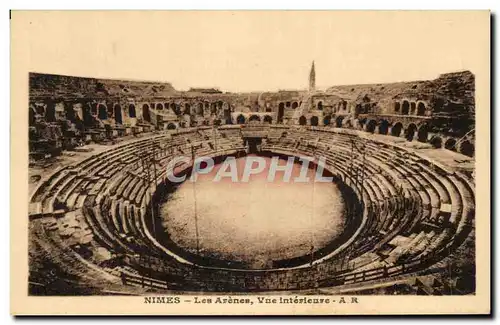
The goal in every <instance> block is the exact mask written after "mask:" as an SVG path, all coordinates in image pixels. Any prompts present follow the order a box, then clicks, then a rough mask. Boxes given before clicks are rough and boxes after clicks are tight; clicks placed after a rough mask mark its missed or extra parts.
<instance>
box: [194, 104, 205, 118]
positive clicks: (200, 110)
mask: <svg viewBox="0 0 500 325" xmlns="http://www.w3.org/2000/svg"><path fill="white" fill-rule="evenodd" d="M196 115H200V116H203V103H198V105H197V107H196Z"/></svg>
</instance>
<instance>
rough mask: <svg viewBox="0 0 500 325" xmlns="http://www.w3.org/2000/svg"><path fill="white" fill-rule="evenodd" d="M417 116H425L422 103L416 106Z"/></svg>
mask: <svg viewBox="0 0 500 325" xmlns="http://www.w3.org/2000/svg"><path fill="white" fill-rule="evenodd" d="M417 115H419V116H423V115H425V105H424V103H422V102H420V103H418V106H417Z"/></svg>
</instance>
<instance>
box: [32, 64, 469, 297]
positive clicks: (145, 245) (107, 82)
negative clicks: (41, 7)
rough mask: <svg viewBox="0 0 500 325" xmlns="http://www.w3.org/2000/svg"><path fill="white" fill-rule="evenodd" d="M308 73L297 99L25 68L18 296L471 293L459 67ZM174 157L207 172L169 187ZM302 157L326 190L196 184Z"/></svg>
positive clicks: (261, 179)
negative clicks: (364, 76) (205, 163)
mask: <svg viewBox="0 0 500 325" xmlns="http://www.w3.org/2000/svg"><path fill="white" fill-rule="evenodd" d="M395 78H396V79H397V76H395ZM304 79H306V78H304ZM315 80H316V71H315V66H314V63H313V65H312V67H311V70H310V74H309V87H308V88H307V89H304V90H280V91H276V92H256V93H230V92H224V91H222V90H219V89H217V88H191V89H189V90H188V91H179V90H176V89H175V88H174V87H173V86H172V85H171V84H169V83H166V82H153V81H151V82H150V81H130V80H114V79H96V78H84V77H76V76H62V75H51V74H43V73H30V74H29V86H30V93H29V176H30V177H29V202H28V204H29V216H28V217H29V269H30V270H29V271H30V273H29V293H30V295H130V294H132V295H144V294H151V293H174V292H175V293H186V294H192V293H195V292H214V293H243V292H266V293H277V292H279V293H280V294H283V293H285V294H286V293H289V294H296V293H309V294H337V293H340V292H342V293H352V294H390V295H394V294H401V295H405V294H407V295H466V294H474V293H475V179H474V177H475V170H474V162H475V160H474V156H475V152H474V149H475V134H474V130H475V96H474V93H475V81H474V75H473V74H472V73H471V72H469V71H459V72H449V73H443V74H441V75H438V76H436V78H435V79H433V80H418V81H405V82H394V83H387V84H362V85H339V86H331V87H329V88H327V89H323V90H319V89H316V82H315ZM179 156H187V157H191V158H193V159H195V158H196V157H210V158H213V159H214V161H215V168H214V170H213V171H212V172H211V173H209V174H204V175H199V177H198V179H197V181H196V182H189V181H185V182H183V183H180V184H174V183H172V182H171V181H169V179H168V177H167V175H168V173H172V172H175V173H176V174H178V175H187V176H189V175H191V174H192V173H193V164H190V163H180V164H177V165H175V168H170V167H169V162H171V161H172V160H173V159H175V158H176V157H179ZM303 156H307V157H313V158H319V157H324V158H325V171H324V173H325V175H328V176H329V177H331V178H332V180H331V181H330V182H327V183H325V182H323V183H317V182H314V181H311V182H304V183H289V182H285V181H283V178H282V177H281V178H280V177H278V178H277V179H276V180H275V181H273V182H268V181H267V180H266V178H265V177H266V175H267V172H268V170H267V169H266V170H265V171H264V172H263V173H262V174H256V175H253V176H252V178H251V179H250V181H249V182H246V183H235V182H232V181H231V180H230V179H223V180H222V181H220V182H213V176H214V175H215V173H216V172H217V170H218V169H219V168H221V163H222V161H224V160H225V159H227V158H228V157H231V158H234V159H235V160H236V164H237V165H238V166H241V165H243V164H245V161H246V160H247V159H251V158H252V157H261V158H263V159H264V160H265V161H267V162H269V161H271V160H272V159H273V158H274V157H278V161H279V163H280V165H284V164H286V163H287V161H288V159H291V161H292V163H293V164H292V166H293V168H292V174H293V176H297V175H298V174H300V172H301V168H302V165H301V160H300V157H303ZM173 169H175V170H173ZM317 169H318V165H317V164H314V163H313V164H311V165H310V166H309V169H308V170H307V171H306V172H307V173H308V175H314V173H315V172H316V171H317ZM280 175H281V174H280ZM281 176H282V175H281Z"/></svg>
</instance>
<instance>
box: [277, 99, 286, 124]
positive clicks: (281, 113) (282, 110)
mask: <svg viewBox="0 0 500 325" xmlns="http://www.w3.org/2000/svg"><path fill="white" fill-rule="evenodd" d="M284 115H285V104H283V103H280V104H279V106H278V123H283V116H284Z"/></svg>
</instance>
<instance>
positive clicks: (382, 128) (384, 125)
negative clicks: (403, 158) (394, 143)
mask: <svg viewBox="0 0 500 325" xmlns="http://www.w3.org/2000/svg"><path fill="white" fill-rule="evenodd" d="M388 132H389V122H388V121H387V120H382V121H380V125H379V126H378V133H379V134H383V135H387V133H388Z"/></svg>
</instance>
